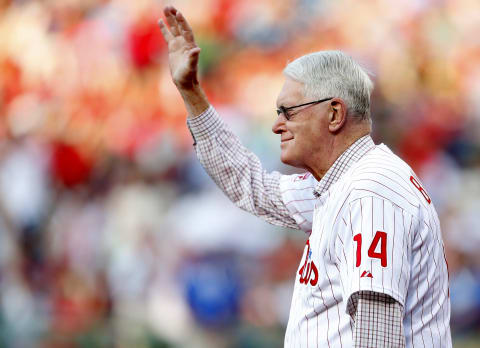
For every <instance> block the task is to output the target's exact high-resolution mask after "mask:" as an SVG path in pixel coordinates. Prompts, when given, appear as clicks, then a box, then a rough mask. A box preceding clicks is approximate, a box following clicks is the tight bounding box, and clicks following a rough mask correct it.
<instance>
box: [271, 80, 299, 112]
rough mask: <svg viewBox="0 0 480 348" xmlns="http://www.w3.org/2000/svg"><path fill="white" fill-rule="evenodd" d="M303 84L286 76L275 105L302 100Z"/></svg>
mask: <svg viewBox="0 0 480 348" xmlns="http://www.w3.org/2000/svg"><path fill="white" fill-rule="evenodd" d="M303 91H304V84H303V83H301V82H298V81H295V80H293V79H291V78H288V77H286V78H285V83H284V84H283V87H282V89H281V91H280V93H279V94H278V97H277V105H278V106H280V105H286V104H290V103H297V102H301V101H302V100H303V97H304V95H303Z"/></svg>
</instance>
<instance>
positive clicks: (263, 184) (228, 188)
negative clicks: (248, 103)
mask: <svg viewBox="0 0 480 348" xmlns="http://www.w3.org/2000/svg"><path fill="white" fill-rule="evenodd" d="M187 123H188V127H189V130H190V132H191V133H192V137H193V139H194V147H195V152H196V154H197V157H198V159H199V161H200V163H201V164H202V166H203V167H204V169H205V170H206V172H207V173H208V174H209V175H210V177H211V178H212V179H213V181H214V182H215V183H216V184H217V186H219V187H220V189H221V190H222V191H223V192H224V193H225V195H226V196H227V197H228V198H229V199H230V200H231V201H232V202H233V203H234V204H235V205H236V206H238V207H239V208H241V209H243V210H245V211H247V212H249V213H252V214H254V215H256V216H258V217H261V218H263V219H264V220H265V221H267V222H269V223H271V224H274V225H279V226H284V227H290V228H294V229H301V226H300V225H299V224H298V223H297V218H294V217H292V215H291V213H290V211H289V210H288V209H287V207H286V205H285V203H284V201H283V197H282V194H281V191H280V181H281V179H282V175H281V174H280V173H279V172H276V171H274V172H267V171H266V170H265V169H263V167H262V164H261V163H260V160H259V159H258V157H257V156H256V155H255V154H253V153H252V152H251V151H249V150H248V149H247V148H245V147H244V146H243V145H242V144H241V142H240V139H239V138H238V137H237V136H236V135H235V134H234V133H233V132H232V131H231V130H230V128H229V127H228V126H227V125H226V124H225V123H224V122H223V120H222V119H221V118H220V117H219V115H218V113H217V112H216V110H215V109H214V108H213V107H212V106H210V107H209V108H208V109H207V110H206V111H205V112H203V113H202V114H201V115H199V116H198V117H195V118H191V119H188V120H187Z"/></svg>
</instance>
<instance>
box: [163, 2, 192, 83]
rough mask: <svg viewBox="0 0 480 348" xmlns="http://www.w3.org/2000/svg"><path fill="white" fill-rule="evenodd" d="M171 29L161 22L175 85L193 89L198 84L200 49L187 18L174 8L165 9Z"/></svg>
mask: <svg viewBox="0 0 480 348" xmlns="http://www.w3.org/2000/svg"><path fill="white" fill-rule="evenodd" d="M164 14H165V18H166V19H167V22H168V25H169V28H167V26H166V25H165V23H164V22H163V21H162V20H160V21H159V26H160V29H161V31H162V35H163V37H164V39H165V41H166V42H167V44H168V62H169V66H170V72H171V74H172V79H173V82H174V83H175V85H177V87H179V88H191V87H192V86H194V85H196V84H198V77H197V71H198V58H199V54H200V48H199V47H198V46H197V44H196V43H195V39H194V36H193V31H192V28H191V27H190V25H189V24H188V23H187V21H186V19H185V17H184V16H183V15H182V14H181V13H180V12H179V11H177V10H176V9H175V8H174V7H171V6H168V7H166V8H165V9H164Z"/></svg>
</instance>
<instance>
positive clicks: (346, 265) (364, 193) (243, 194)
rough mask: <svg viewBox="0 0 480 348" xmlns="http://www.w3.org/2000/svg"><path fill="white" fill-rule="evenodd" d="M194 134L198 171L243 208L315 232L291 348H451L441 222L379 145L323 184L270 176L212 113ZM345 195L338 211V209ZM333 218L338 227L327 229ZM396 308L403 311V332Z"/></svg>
mask: <svg viewBox="0 0 480 348" xmlns="http://www.w3.org/2000/svg"><path fill="white" fill-rule="evenodd" d="M188 125H189V129H190V131H191V132H192V136H193V138H194V140H195V144H194V145H195V150H196V152H197V156H198V158H199V160H200V162H201V163H202V165H203V166H204V168H205V170H206V171H207V172H208V173H209V174H210V176H211V177H212V179H213V180H214V181H215V182H216V183H217V184H218V186H219V187H220V188H221V189H222V190H223V191H224V193H225V194H226V195H227V196H228V197H229V198H230V199H231V200H232V201H233V202H234V203H235V204H236V205H237V206H238V207H240V208H242V209H244V210H246V211H248V212H251V213H253V214H255V215H257V216H259V217H262V218H263V219H265V220H266V221H268V222H270V223H272V224H276V225H280V226H287V227H291V228H295V229H302V230H304V231H306V232H309V233H310V232H312V221H313V220H315V221H314V223H313V226H314V228H313V232H312V233H311V235H310V239H309V240H308V242H307V246H306V248H305V249H306V250H304V255H303V258H302V261H301V263H300V267H299V271H302V272H301V274H298V275H297V279H296V285H295V293H294V296H293V299H292V305H291V315H290V319H289V324H288V329H287V333H286V337H285V346H287V347H310V346H311V347H328V346H330V347H337V346H338V347H349V346H352V340H353V339H354V340H355V344H356V346H359V347H370V346H384V347H390V346H395V347H397V346H403V344H401V342H400V341H401V340H402V339H403V335H399V332H404V333H405V336H406V341H407V342H406V344H407V347H424V346H425V347H428V346H432V341H433V340H435V339H437V340H438V344H437V342H436V343H435V344H433V346H435V347H437V346H438V347H450V346H451V342H450V341H451V340H450V331H449V315H450V311H449V306H450V305H449V299H448V295H445V293H447V294H448V282H447V278H448V275H447V273H446V265H445V262H444V261H443V260H444V259H443V257H444V256H443V246H442V241H441V236H440V229H439V226H438V218H437V216H436V213H435V211H434V209H433V206H431V205H430V203H431V202H430V198H429V197H428V195H427V193H426V192H425V191H424V190H423V188H422V187H421V186H420V185H421V184H420V183H419V182H418V180H417V179H416V178H415V176H414V174H413V172H412V171H411V169H410V168H409V167H408V166H407V165H406V164H405V163H404V162H403V161H402V160H401V159H399V158H398V157H396V156H395V155H393V154H392V153H391V152H390V150H388V148H387V147H386V146H384V145H380V146H375V145H374V144H373V142H372V140H371V138H370V137H369V136H366V137H363V138H361V139H359V140H358V141H357V142H356V143H355V144H353V145H352V146H351V147H350V148H348V149H347V150H346V151H345V152H344V153H343V154H342V155H341V156H340V157H339V158H338V159H337V160H336V161H335V163H334V164H333V165H332V167H331V168H330V170H329V171H328V172H327V173H326V174H325V176H324V177H323V178H322V180H321V181H320V182H317V181H316V180H315V179H314V178H313V176H312V175H310V174H308V173H307V174H303V175H291V176H282V175H281V174H280V173H278V172H271V173H268V172H266V171H265V170H264V169H263V168H262V166H261V163H260V161H259V159H258V158H257V157H256V156H255V155H254V154H253V153H251V152H250V151H248V150H247V149H246V148H245V147H243V146H242V145H241V143H240V141H239V139H238V138H237V137H236V136H235V135H234V134H233V133H232V132H231V131H230V129H229V128H228V127H227V126H226V125H225V124H224V122H223V121H222V120H221V119H220V118H219V116H218V114H217V113H216V111H215V109H214V108H213V107H211V106H210V107H209V108H208V109H207V110H206V111H205V112H204V113H202V114H201V115H199V116H198V117H196V118H193V119H189V120H188ZM367 152H368V153H367ZM366 153H367V154H366ZM362 156H363V157H362ZM406 174H408V175H410V177H408V175H407V177H408V178H407V179H405V175H406ZM352 175H353V176H354V177H353V178H352ZM374 183H375V184H374ZM411 185H413V188H412V186H411ZM314 189H315V193H316V194H314ZM392 190H393V191H392ZM337 191H338V192H337ZM370 191H372V192H370ZM346 192H349V194H346ZM394 192H396V193H394ZM318 196H319V197H318ZM344 196H345V197H346V199H345V200H344V202H343V205H342V206H341V207H338V204H335V202H336V201H337V203H338V201H339V200H340V199H342V197H344ZM402 196H403V200H402V199H401V197H402ZM317 198H318V199H317ZM422 199H423V200H424V201H422ZM407 200H408V204H407V203H406V202H407ZM379 202H382V208H381V218H382V228H383V230H382V229H379V230H378V231H377V230H375V231H374V232H375V233H374V234H372V231H373V230H372V231H370V232H368V231H369V228H370V230H371V229H372V227H377V225H379V221H380V210H379ZM415 207H416V208H415ZM335 209H338V212H337V214H336V215H335V213H334V212H335ZM358 209H360V210H359V211H358ZM368 209H370V210H368ZM409 209H410V210H409ZM332 212H333V213H332ZM414 212H416V213H417V214H418V216H416V217H415V215H413V214H412V213H414ZM314 213H315V214H314ZM368 214H370V215H371V219H369V218H368V217H369V216H370V215H368ZM331 215H335V219H331V220H332V221H328V219H327V217H328V216H331ZM359 215H360V217H359ZM314 216H315V218H314ZM392 216H393V222H392ZM340 217H341V219H339V218H340ZM351 218H353V219H352V220H351ZM409 219H410V220H409ZM333 220H334V221H333ZM370 220H371V223H370V224H369V221H370ZM340 221H341V223H340ZM400 221H401V222H402V223H401V224H400ZM421 222H423V224H424V225H425V227H423V228H422V227H421V226H422V225H421ZM408 223H410V225H409V227H408V231H407V227H406V225H407V224H408ZM342 224H343V225H344V226H342ZM327 226H328V228H327ZM427 226H429V227H427ZM402 227H403V230H402V229H401V228H402ZM392 228H393V232H392ZM349 231H350V233H349ZM372 236H373V238H372ZM332 243H333V244H332ZM342 243H343V244H342ZM321 248H324V249H321ZM382 248H383V249H382ZM327 252H328V253H327ZM394 253H396V254H394ZM439 253H440V256H441V257H442V258H440V256H439ZM399 256H401V258H399ZM430 256H432V257H433V258H432V259H429V257H430ZM370 259H371V260H370ZM389 260H390V261H389ZM394 261H395V262H394ZM397 261H398V262H397ZM379 263H380V264H379ZM384 263H386V266H385V267H383V266H382V264H384ZM357 264H358V266H357ZM407 264H408V265H407ZM319 266H320V267H319ZM434 266H435V267H436V273H435V269H434ZM378 269H380V272H379V271H378ZM392 274H393V277H392ZM317 275H318V278H317ZM389 281H390V284H388V283H389ZM378 284H381V286H379V285H378ZM344 285H345V286H344ZM395 285H396V287H395ZM430 286H432V287H430ZM371 289H374V290H375V292H372V291H369V290H371ZM359 290H360V292H358V291H359ZM364 290H367V291H364ZM417 290H418V291H417ZM382 291H383V292H385V293H386V294H388V295H383V294H381V292H382ZM349 296H351V299H353V300H352V301H349V302H348V305H347V299H348V298H349ZM390 296H392V297H393V298H395V300H396V301H393V302H392V300H391V297H390ZM399 298H400V299H399ZM357 299H358V302H357ZM434 299H436V300H437V301H436V303H433V301H434ZM397 301H398V302H397ZM398 303H401V304H402V306H403V307H404V309H405V311H404V313H403V324H402V327H400V328H398V326H397V325H400V324H399V323H402V320H401V317H402V313H401V310H402V308H399V306H400V305H399V304H398ZM357 306H358V308H357ZM400 307H401V306H400ZM347 310H348V312H349V314H350V315H351V316H352V318H354V319H355V318H356V320H355V323H352V321H350V316H349V315H348V314H346V311H347ZM420 323H421V324H420ZM435 328H436V329H435ZM352 330H354V332H352ZM435 330H436V331H435ZM434 335H435V336H434ZM434 337H435V338H434ZM379 342H380V343H379Z"/></svg>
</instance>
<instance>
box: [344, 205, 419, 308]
mask: <svg viewBox="0 0 480 348" xmlns="http://www.w3.org/2000/svg"><path fill="white" fill-rule="evenodd" d="M413 223H414V221H413V217H412V216H411V215H410V214H409V213H407V212H406V211H404V210H402V209H401V208H400V207H399V206H397V205H395V204H393V203H392V202H390V201H388V200H385V199H382V198H378V197H375V196H373V197H363V198H359V199H356V200H354V201H352V202H350V204H349V205H348V207H346V209H344V212H343V214H342V219H341V221H339V224H338V234H337V240H336V243H335V253H336V257H337V262H338V266H339V271H340V275H341V279H342V286H343V293H344V298H345V299H346V300H347V301H346V303H348V301H349V300H350V299H351V296H352V295H353V294H355V293H356V292H358V291H374V292H378V293H381V294H386V295H389V296H391V297H392V298H394V299H395V300H396V301H398V302H399V303H400V304H401V305H402V306H404V305H405V299H406V296H407V289H408V282H409V279H410V266H409V255H410V253H411V237H412V233H411V231H412V224H413Z"/></svg>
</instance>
